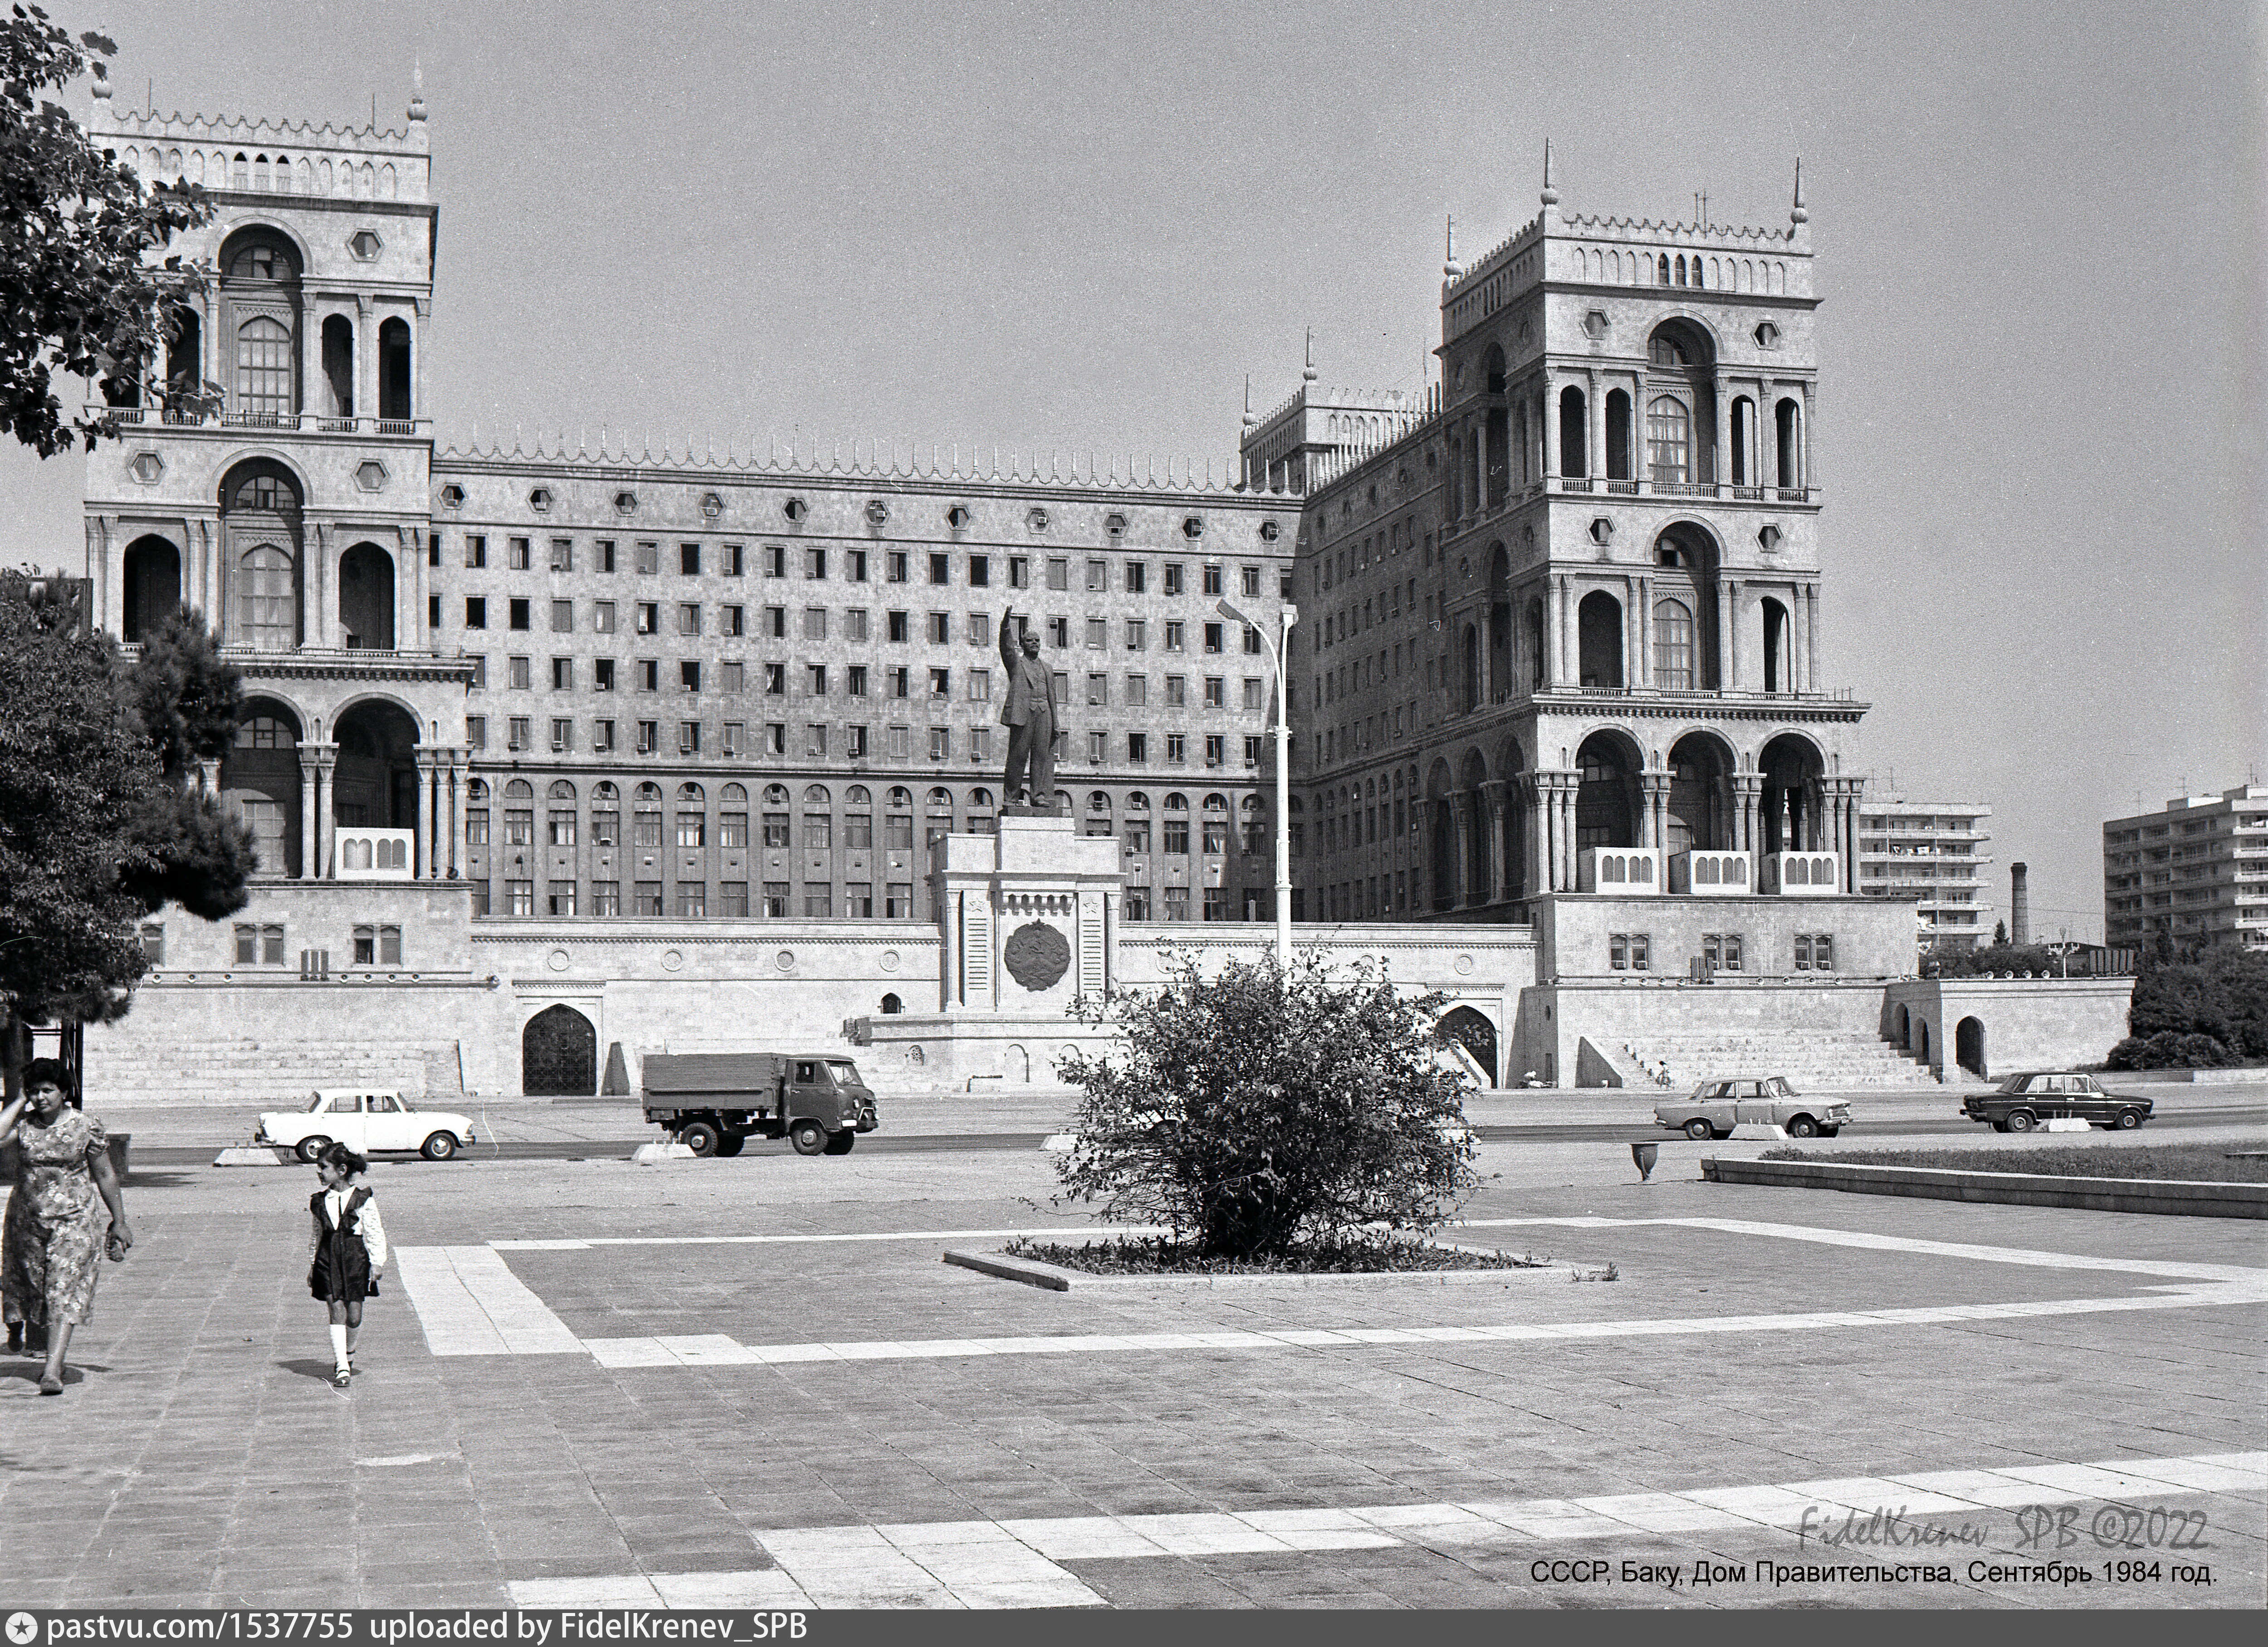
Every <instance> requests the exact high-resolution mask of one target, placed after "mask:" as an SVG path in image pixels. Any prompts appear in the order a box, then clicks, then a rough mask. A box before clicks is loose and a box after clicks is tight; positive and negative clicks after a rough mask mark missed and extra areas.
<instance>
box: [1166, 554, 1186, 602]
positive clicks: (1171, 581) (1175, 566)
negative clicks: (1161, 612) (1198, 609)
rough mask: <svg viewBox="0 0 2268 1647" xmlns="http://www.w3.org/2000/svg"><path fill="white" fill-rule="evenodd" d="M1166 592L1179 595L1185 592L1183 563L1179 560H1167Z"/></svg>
mask: <svg viewBox="0 0 2268 1647" xmlns="http://www.w3.org/2000/svg"><path fill="white" fill-rule="evenodd" d="M1166 592H1167V594H1169V595H1178V594H1181V593H1182V592H1183V585H1182V563H1181V562H1179V561H1167V562H1166Z"/></svg>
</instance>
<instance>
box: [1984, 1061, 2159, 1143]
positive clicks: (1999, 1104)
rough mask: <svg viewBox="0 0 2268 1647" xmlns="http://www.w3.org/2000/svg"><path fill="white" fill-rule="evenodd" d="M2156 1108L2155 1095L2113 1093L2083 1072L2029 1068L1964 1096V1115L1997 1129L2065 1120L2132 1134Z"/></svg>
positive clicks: (2023, 1128)
mask: <svg viewBox="0 0 2268 1647" xmlns="http://www.w3.org/2000/svg"><path fill="white" fill-rule="evenodd" d="M2156 1107H2157V1105H2156V1104H2155V1102H2154V1100H2152V1099H2147V1098H2137V1097H2135V1096H2134V1095H2133V1094H2132V1093H2130V1092H2110V1091H2109V1090H2108V1089H2107V1088H2105V1087H2104V1086H2103V1085H2102V1082H2100V1081H2098V1080H2096V1079H2095V1077H2093V1076H2091V1075H2088V1074H2087V1073H2086V1072H2085V1071H2084V1070H2026V1071H2024V1073H2022V1074H2021V1075H2012V1076H2010V1077H2008V1078H2007V1080H2005V1081H2003V1082H2001V1083H2000V1085H1998V1086H1996V1087H1994V1088H1993V1089H1992V1091H1991V1092H1972V1093H1970V1095H1969V1096H1968V1097H1967V1098H1965V1099H1962V1100H1961V1113H1962V1114H1964V1115H1966V1116H1968V1117H1969V1119H1970V1120H1971V1121H1989V1122H1990V1123H1991V1124H1992V1130H1993V1131H1995V1132H2029V1131H2030V1130H2031V1129H2033V1128H2035V1127H2036V1126H2038V1125H2039V1124H2040V1122H2042V1121H2063V1120H2079V1121H2085V1122H2087V1124H2088V1126H2090V1127H2107V1128H2110V1129H2113V1130H2115V1131H2118V1132H2132V1130H2133V1129H2135V1128H2137V1127H2139V1126H2140V1125H2141V1124H2142V1123H2143V1122H2144V1121H2147V1120H2149V1119H2150V1115H2151V1112H2152V1111H2154V1109H2155V1108H2156Z"/></svg>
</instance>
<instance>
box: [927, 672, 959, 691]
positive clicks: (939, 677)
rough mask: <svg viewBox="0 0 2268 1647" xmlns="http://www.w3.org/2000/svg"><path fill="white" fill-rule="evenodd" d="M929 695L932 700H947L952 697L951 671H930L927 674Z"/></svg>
mask: <svg viewBox="0 0 2268 1647" xmlns="http://www.w3.org/2000/svg"><path fill="white" fill-rule="evenodd" d="M929 695H930V696H932V697H933V698H949V697H951V696H952V695H953V671H952V670H950V669H932V670H931V671H930V672H929Z"/></svg>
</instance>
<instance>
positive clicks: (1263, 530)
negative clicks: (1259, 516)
mask: <svg viewBox="0 0 2268 1647" xmlns="http://www.w3.org/2000/svg"><path fill="white" fill-rule="evenodd" d="M1283 535H1284V528H1283V527H1281V526H1278V525H1277V524H1276V523H1275V522H1274V521H1272V520H1263V521H1262V522H1261V523H1260V540H1261V541H1262V542H1263V543H1273V542H1275V541H1276V540H1277V539H1278V538H1280V537H1282V536H1283Z"/></svg>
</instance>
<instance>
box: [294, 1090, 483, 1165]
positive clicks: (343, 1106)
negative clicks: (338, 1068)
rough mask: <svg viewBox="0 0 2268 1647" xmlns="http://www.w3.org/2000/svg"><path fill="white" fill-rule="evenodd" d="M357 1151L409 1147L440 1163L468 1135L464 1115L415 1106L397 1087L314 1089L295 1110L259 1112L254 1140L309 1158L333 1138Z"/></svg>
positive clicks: (466, 1140) (470, 1127)
mask: <svg viewBox="0 0 2268 1647" xmlns="http://www.w3.org/2000/svg"><path fill="white" fill-rule="evenodd" d="M333 1139H336V1140H337V1141H338V1142H339V1143H343V1144H345V1145H346V1146H347V1148H349V1149H350V1150H352V1151H355V1152H356V1153H357V1155H370V1154H372V1153H376V1154H381V1155H382V1154H384V1153H386V1152H387V1151H394V1150H399V1151H409V1150H415V1151H417V1153H419V1154H420V1155H422V1156H423V1157H424V1158H426V1159H427V1160H429V1161H446V1160H447V1159H448V1158H450V1157H451V1156H453V1155H454V1154H455V1153H456V1152H457V1151H459V1150H460V1149H461V1148H463V1147H464V1146H465V1145H466V1144H468V1143H478V1142H480V1141H479V1140H478V1139H477V1138H475V1136H473V1123H472V1121H471V1119H470V1118H469V1117H468V1116H465V1115H460V1114H455V1113H454V1112H453V1111H451V1110H446V1109H419V1108H418V1107H416V1106H415V1105H414V1104H412V1103H411V1102H410V1101H409V1095H408V1094H407V1093H404V1092H398V1091H387V1092H368V1091H365V1090H364V1089H363V1088H360V1087H344V1086H335V1087H333V1086H327V1087H319V1088H317V1089H316V1091H315V1092H313V1094H312V1095H311V1096H310V1097H309V1099H307V1107H306V1108H305V1109H299V1110H288V1109H285V1110H275V1109H271V1110H263V1111H262V1112H261V1116H260V1128H259V1130H257V1131H256V1132H254V1134H253V1135H252V1141H253V1142H254V1143H272V1144H281V1145H282V1146H283V1147H284V1148H285V1149H287V1150H297V1151H298V1152H299V1158H300V1159H301V1160H303V1161H312V1160H313V1159H314V1158H316V1157H317V1156H319V1155H320V1154H322V1152H323V1146H324V1145H325V1144H327V1143H330V1142H331V1141H332V1140H333Z"/></svg>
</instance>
